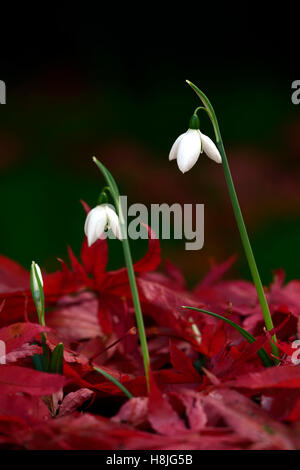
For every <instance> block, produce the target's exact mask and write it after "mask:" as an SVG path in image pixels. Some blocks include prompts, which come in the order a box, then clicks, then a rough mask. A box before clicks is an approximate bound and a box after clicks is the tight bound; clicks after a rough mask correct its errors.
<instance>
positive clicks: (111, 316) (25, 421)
mask: <svg viewBox="0 0 300 470" xmlns="http://www.w3.org/2000/svg"><path fill="white" fill-rule="evenodd" d="M69 257H70V266H71V267H70V268H69V267H68V266H67V264H66V263H65V262H63V261H61V269H60V270H59V271H57V272H55V273H52V274H46V273H44V274H43V277H44V290H45V299H46V307H47V314H46V324H47V327H41V326H40V325H38V324H37V315H36V313H35V308H34V304H33V301H32V298H31V293H30V281H29V272H27V271H26V270H24V269H23V268H22V267H21V266H19V265H18V264H17V263H15V262H13V261H11V260H9V259H7V258H5V257H3V256H1V257H0V340H1V341H4V342H5V345H6V364H1V365H0V447H1V448H5V449H7V448H9V449H108V450H115V449H188V450H192V449H299V448H300V368H299V367H298V366H297V365H294V364H293V362H292V361H291V355H292V353H293V352H295V350H294V349H292V347H291V344H292V341H294V340H295V339H297V336H298V329H299V328H300V326H299V322H298V318H299V314H300V281H292V282H289V283H288V284H286V285H284V275H283V273H282V272H277V273H276V275H275V278H274V282H273V283H272V285H271V286H270V288H269V289H268V290H267V298H268V302H269V305H270V308H271V312H272V317H273V321H274V324H275V328H276V332H277V336H278V338H279V347H280V351H281V361H280V363H279V364H278V365H277V366H274V367H268V368H266V367H264V366H263V364H262V363H261V361H260V358H259V357H258V355H257V351H258V349H259V348H261V347H262V346H263V347H264V348H265V349H266V351H267V352H268V353H271V350H270V344H269V338H268V336H267V335H266V334H265V332H264V328H263V326H264V325H263V321H262V314H261V310H260V306H259V303H258V300H257V296H256V291H255V288H254V286H253V285H252V284H251V283H249V282H246V281H241V280H233V281H224V280H222V278H223V275H224V273H225V272H226V271H228V270H229V268H230V267H231V265H232V264H233V263H234V258H230V259H229V260H227V261H226V262H224V263H222V264H221V265H217V266H214V267H213V268H212V269H211V271H210V272H209V273H208V274H207V275H206V277H205V278H204V279H202V280H201V282H200V283H199V284H198V285H197V286H196V288H195V289H194V290H193V291H192V292H190V291H188V290H187V288H186V286H185V281H184V278H183V276H182V274H181V273H180V271H179V270H178V269H177V268H176V267H175V266H173V265H172V264H171V263H169V262H168V263H165V265H164V271H163V272H158V271H155V270H156V269H157V267H158V266H159V264H160V261H161V259H160V247H159V241H158V240H157V239H156V238H151V239H150V240H149V247H148V251H147V253H146V255H145V256H144V258H142V259H141V260H140V261H138V262H137V263H136V264H135V272H136V275H137V282H138V289H139V292H140V298H141V303H142V310H143V313H144V317H145V324H146V331H147V337H148V341H149V351H150V356H151V369H152V373H151V392H150V394H149V395H147V391H146V383H145V377H144V371H143V364H142V359H141V352H140V348H139V343H138V335H137V334H136V330H135V328H134V326H135V317H134V310H133V306H132V302H131V295H130V289H129V284H128V278H127V272H126V270H125V269H120V270H118V271H110V272H109V271H106V265H107V258H108V249H107V243H106V241H105V240H99V241H98V242H96V243H95V244H94V245H93V246H92V247H90V248H88V246H87V242H86V240H84V242H83V246H82V250H81V259H80V260H78V259H77V258H76V257H75V256H74V254H73V252H72V251H71V250H69ZM182 305H189V306H195V307H199V308H204V309H206V310H210V311H212V312H215V313H219V314H221V315H223V316H227V317H228V318H230V319H231V320H233V321H235V322H236V323H238V324H240V325H242V326H243V327H244V328H245V329H246V330H248V331H249V332H251V333H252V334H253V335H254V336H255V338H256V339H257V341H256V342H255V343H252V344H251V345H250V344H249V343H248V342H247V341H246V340H245V339H244V338H243V337H242V336H241V335H240V334H239V333H238V332H237V331H236V330H235V329H233V328H232V327H231V326H230V325H228V324H225V323H224V322H222V321H220V320H216V319H214V318H212V317H209V316H207V315H205V314H202V313H200V312H197V311H191V310H188V311H187V310H184V309H182V308H181V306H182ZM194 325H197V327H198V330H199V332H200V336H199V335H195V327H194ZM42 331H46V332H47V335H46V336H47V342H48V346H49V348H50V349H54V347H55V346H56V345H57V344H58V343H59V342H63V344H64V347H65V349H64V365H63V375H58V374H50V373H46V372H40V371H37V370H35V369H34V367H33V362H32V356H33V355H34V354H40V353H41V343H40V333H41V332H42ZM93 366H98V367H101V368H102V369H103V370H105V371H107V372H109V373H110V374H111V375H112V376H114V377H116V378H117V379H118V380H119V381H120V382H121V383H122V384H123V385H124V386H125V387H126V388H127V389H128V390H129V391H130V392H131V394H132V395H133V398H131V399H128V398H127V397H126V396H125V395H124V394H123V393H122V391H121V390H120V389H119V388H118V387H117V386H115V385H114V384H113V383H112V382H110V381H108V380H107V379H106V378H105V377H103V376H102V375H100V374H99V373H97V372H96V371H95V370H94V368H93Z"/></svg>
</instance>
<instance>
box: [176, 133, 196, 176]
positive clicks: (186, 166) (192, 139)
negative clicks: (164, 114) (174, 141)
mask: <svg viewBox="0 0 300 470" xmlns="http://www.w3.org/2000/svg"><path fill="white" fill-rule="evenodd" d="M200 152H201V139H200V131H199V130H198V129H189V130H188V131H187V132H186V133H185V134H184V135H183V137H182V139H181V141H180V142H179V145H178V150H177V163H178V167H179V169H180V171H182V173H185V172H186V171H189V170H190V169H191V168H192V167H193V166H194V165H195V163H196V162H197V160H198V158H199V155H200Z"/></svg>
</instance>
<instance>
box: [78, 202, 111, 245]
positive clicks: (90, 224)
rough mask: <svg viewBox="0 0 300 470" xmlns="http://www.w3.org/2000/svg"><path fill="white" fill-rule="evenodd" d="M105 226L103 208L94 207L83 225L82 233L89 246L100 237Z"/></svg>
mask: <svg viewBox="0 0 300 470" xmlns="http://www.w3.org/2000/svg"><path fill="white" fill-rule="evenodd" d="M106 224H107V214H106V210H105V207H104V206H96V207H94V209H92V210H91V211H90V212H89V213H88V215H87V218H86V221H85V224H84V232H85V234H86V236H87V239H88V245H89V246H91V245H92V244H93V243H95V241H96V240H98V238H100V237H101V235H102V234H103V232H104V229H105V226H106Z"/></svg>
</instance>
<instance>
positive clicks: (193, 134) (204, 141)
mask: <svg viewBox="0 0 300 470" xmlns="http://www.w3.org/2000/svg"><path fill="white" fill-rule="evenodd" d="M202 152H204V153H205V154H206V155H207V156H208V157H209V158H211V159H212V160H214V161H215V162H216V163H222V158H221V155H220V152H219V150H218V149H217V147H216V145H215V144H214V142H213V141H212V140H211V139H210V138H209V137H208V136H207V135H204V134H202V133H201V132H200V130H199V118H198V116H196V115H195V114H193V116H192V118H191V120H190V126H189V129H188V130H187V131H186V132H185V133H184V134H181V135H180V136H179V137H178V138H177V139H176V140H175V142H174V144H173V146H172V148H171V151H170V154H169V160H175V159H177V164H178V167H179V169H180V171H182V173H185V172H187V171H189V170H190V169H191V168H192V167H193V166H194V165H195V163H196V162H197V160H198V158H199V156H200V154H201V153H202Z"/></svg>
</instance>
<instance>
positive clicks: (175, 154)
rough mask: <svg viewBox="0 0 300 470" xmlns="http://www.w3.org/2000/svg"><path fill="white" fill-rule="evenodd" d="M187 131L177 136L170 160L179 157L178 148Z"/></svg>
mask: <svg viewBox="0 0 300 470" xmlns="http://www.w3.org/2000/svg"><path fill="white" fill-rule="evenodd" d="M185 134H186V133H185V132H184V133H183V134H181V135H180V136H179V137H177V139H176V140H175V142H174V144H173V145H172V148H171V150H170V153H169V160H170V161H171V160H175V159H176V158H177V150H178V145H179V143H180V141H181V139H182V137H183V136H184V135H185Z"/></svg>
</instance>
